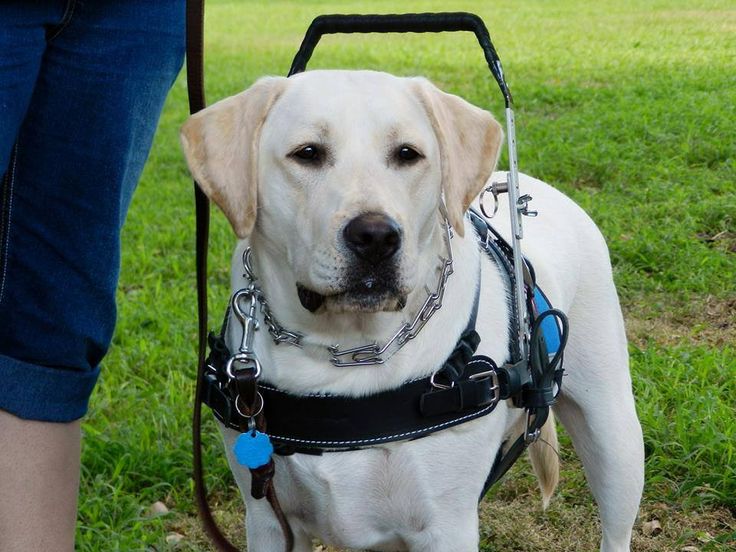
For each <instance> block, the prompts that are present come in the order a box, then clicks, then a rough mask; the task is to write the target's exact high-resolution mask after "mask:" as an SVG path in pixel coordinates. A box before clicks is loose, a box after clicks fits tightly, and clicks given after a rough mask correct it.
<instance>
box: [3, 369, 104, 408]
mask: <svg viewBox="0 0 736 552" xmlns="http://www.w3.org/2000/svg"><path fill="white" fill-rule="evenodd" d="M99 375H100V368H99V367H96V368H95V369H94V370H90V371H86V372H82V371H75V370H67V369H59V368H50V367H48V366H39V365H37V364H31V363H28V362H22V361H19V360H15V359H13V358H10V357H7V356H4V355H0V382H2V384H1V385H0V410H5V411H6V412H9V413H10V414H13V415H14V416H17V417H19V418H22V419H24V420H37V421H43V422H71V421H74V420H77V419H79V418H81V417H82V416H84V415H85V414H86V413H87V405H88V403H89V397H90V395H91V394H92V389H93V388H94V386H95V383H96V382H97V378H98V377H99Z"/></svg>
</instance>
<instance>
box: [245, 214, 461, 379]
mask: <svg viewBox="0 0 736 552" xmlns="http://www.w3.org/2000/svg"><path fill="white" fill-rule="evenodd" d="M451 239H452V229H451V227H450V225H449V223H447V221H445V235H444V241H445V245H446V247H447V258H444V257H440V262H441V268H440V275H439V278H438V281H437V287H436V288H435V290H434V291H431V290H429V289H427V290H426V291H427V299H426V300H425V301H424V303H423V304H422V307H421V308H420V309H419V311H418V312H417V314H416V316H415V317H414V319H413V320H412V321H411V322H405V323H404V324H402V325H401V327H400V328H399V329H398V330H397V331H396V333H394V335H393V336H392V337H391V338H390V339H389V340H388V341H387V342H386V344H385V345H383V346H380V345H378V343H376V342H375V341H374V342H373V343H369V344H367V345H360V346H358V347H351V348H349V349H340V345H331V346H329V347H326V349H327V351H328V352H329V355H330V362H332V364H334V365H335V366H369V365H375V364H383V363H384V362H386V361H387V360H388V359H389V358H391V357H392V356H393V355H394V354H395V353H396V352H397V351H398V350H399V349H401V348H402V347H403V346H404V345H405V344H406V343H408V342H409V341H411V340H412V339H414V338H415V337H416V336H417V335H418V334H419V332H420V331H421V330H422V328H423V327H424V325H425V324H426V323H427V322H428V321H429V319H430V318H431V317H432V315H433V314H434V313H435V312H437V311H438V310H439V309H440V308H441V307H442V300H443V298H444V296H445V288H446V287H447V280H448V279H449V277H450V275H451V274H452V273H453V271H454V270H453V257H452V244H451V243H450V240H451ZM252 255H253V253H252V250H251V248H250V247H247V248H246V249H245V251H243V269H244V270H245V274H243V276H244V277H245V278H246V279H247V280H248V281H249V286H248V288H247V289H248V290H249V291H250V292H251V293H253V295H254V297H256V298H257V300H258V303H259V304H260V306H261V312H262V313H263V321H264V322H265V324H266V326H267V327H268V333H269V334H270V335H271V337H272V339H273V341H274V343H276V344H279V343H286V344H288V345H294V346H297V347H302V346H303V345H304V341H303V339H304V335H303V334H301V333H299V332H296V331H292V330H287V329H286V328H284V327H283V326H282V325H281V324H279V322H278V321H277V320H276V317H275V316H274V314H273V312H271V308H270V307H269V304H268V301H267V300H266V297H265V295H264V294H263V291H262V290H261V289H260V288H259V287H258V286H257V285H256V280H257V279H258V278H257V276H256V275H255V272H254V270H253V262H252ZM241 291H242V290H241ZM343 357H348V359H347V360H346V359H344V358H343Z"/></svg>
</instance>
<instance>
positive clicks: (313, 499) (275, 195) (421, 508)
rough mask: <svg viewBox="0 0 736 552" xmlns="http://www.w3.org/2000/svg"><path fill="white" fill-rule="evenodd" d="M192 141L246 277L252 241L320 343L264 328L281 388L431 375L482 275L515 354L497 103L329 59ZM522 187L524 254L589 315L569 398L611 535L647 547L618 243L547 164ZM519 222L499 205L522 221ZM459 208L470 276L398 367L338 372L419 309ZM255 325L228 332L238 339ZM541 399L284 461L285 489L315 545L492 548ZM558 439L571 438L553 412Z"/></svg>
mask: <svg viewBox="0 0 736 552" xmlns="http://www.w3.org/2000/svg"><path fill="white" fill-rule="evenodd" d="M182 142H183V145H184V150H185V152H186V157H187V161H188V164H189V167H190V169H191V171H192V173H193V174H194V176H195V178H196V179H197V181H198V182H199V183H200V185H201V186H202V187H203V189H204V191H205V192H206V193H207V195H208V196H209V197H210V198H211V199H212V200H213V201H214V202H215V203H216V204H217V205H218V206H219V207H220V208H221V209H222V211H223V212H224V213H225V215H226V216H227V218H228V220H229V221H230V223H231V224H232V227H233V229H234V231H235V233H236V234H237V236H238V238H240V240H241V241H240V242H239V245H238V247H237V249H236V252H235V255H234V257H233V271H232V287H233V289H239V288H242V287H243V286H244V285H245V284H246V283H247V282H245V280H244V278H243V267H242V261H241V256H242V253H243V250H244V248H245V247H248V246H250V247H251V248H252V252H253V266H254V270H255V272H256V273H257V274H258V275H259V276H260V280H259V281H260V283H261V286H262V289H263V293H264V295H265V296H266V297H267V298H268V302H269V305H270V307H271V310H272V312H273V313H275V316H277V317H278V319H279V322H280V323H281V324H282V325H283V326H284V327H287V328H289V329H294V330H298V331H299V332H301V333H303V334H304V335H306V336H308V339H309V343H310V347H305V348H303V349H300V348H297V347H290V346H279V347H276V346H275V345H274V343H273V342H272V340H271V338H270V336H269V335H268V332H265V331H260V332H256V335H255V344H254V348H255V351H256V352H257V354H258V357H259V359H260V361H261V363H262V366H263V378H264V379H265V380H267V381H268V382H269V383H271V384H273V385H276V386H278V387H279V388H281V389H283V390H285V391H287V392H290V393H293V394H305V395H306V394H313V393H323V394H324V393H329V394H334V395H347V396H356V397H358V396H365V395H368V394H371V393H375V392H379V391H384V390H388V389H393V388H396V387H398V386H400V385H401V384H402V383H404V382H407V381H410V380H414V379H416V378H420V377H426V376H428V375H431V374H433V373H434V372H435V371H436V370H437V369H438V367H439V366H440V365H441V364H442V362H443V360H444V359H445V358H447V357H448V355H449V354H450V352H451V351H452V350H453V347H454V346H455V344H456V342H457V340H458V336H459V335H460V334H461V333H462V331H463V329H464V328H465V327H466V324H467V322H468V318H469V316H470V312H471V310H472V308H473V304H474V301H475V296H476V294H475V291H474V290H475V289H477V286H478V285H480V286H481V294H480V300H479V301H480V303H479V311H478V318H477V324H476V328H477V330H478V333H479V334H480V336H481V338H482V342H481V344H480V348H479V351H478V352H479V353H482V354H484V355H487V356H489V357H491V358H493V359H495V360H496V362H497V363H499V365H500V364H501V363H502V362H504V361H505V360H506V359H507V358H508V356H509V344H508V339H507V336H508V327H509V319H510V314H509V307H508V301H507V290H506V287H505V285H504V281H503V279H502V278H501V274H500V269H499V267H498V266H496V264H494V263H493V262H492V261H491V260H490V259H489V258H488V257H487V256H486V255H485V254H482V253H481V251H480V250H479V247H478V242H477V238H476V236H475V235H474V232H473V229H472V226H470V223H469V222H467V220H466V218H465V217H464V214H465V212H466V210H467V209H468V208H469V206H470V205H471V203H472V202H473V201H474V199H475V198H476V196H477V195H478V194H479V192H480V191H481V190H482V189H483V188H484V186H486V185H487V182H488V181H489V179H492V178H494V175H493V171H494V168H495V165H496V161H497V159H498V155H499V149H500V146H501V143H502V129H501V127H500V125H499V124H498V123H497V122H496V121H495V120H494V118H493V117H492V116H491V115H490V114H489V113H487V112H486V111H484V110H481V109H479V108H477V107H474V106H472V105H470V104H469V103H467V102H465V101H464V100H462V99H461V98H459V97H457V96H453V95H450V94H446V93H444V92H441V91H440V90H438V89H437V88H436V87H435V86H433V85H432V84H430V83H429V82H428V81H427V80H425V79H421V78H398V77H395V76H391V75H388V74H384V73H379V72H371V71H355V72H353V71H311V72H306V73H302V74H298V75H296V76H294V77H291V78H288V79H287V78H278V77H274V78H270V77H269V78H263V79H261V80H259V81H258V82H257V83H256V84H254V85H253V86H252V87H251V88H249V89H248V90H246V91H245V92H243V93H241V94H238V95H237V96H234V97H231V98H228V99H225V100H223V101H221V102H218V103H216V104H214V105H212V106H211V107H209V108H207V109H205V110H204V111H202V112H200V113H198V114H196V115H194V116H193V117H191V118H190V119H189V120H188V121H187V122H186V124H185V125H184V127H183V130H182ZM497 176H498V175H497ZM520 185H521V191H522V193H528V194H531V195H533V197H534V208H535V209H538V210H539V212H540V214H539V216H538V217H537V218H533V219H527V220H525V239H524V240H523V246H524V254H525V255H526V256H527V257H528V258H529V259H530V260H531V261H532V263H533V265H534V267H535V269H536V276H537V281H538V283H539V285H540V287H541V288H543V289H544V290H545V292H546V294H547V295H548V297H549V298H550V300H551V303H552V304H553V305H554V306H555V307H557V308H559V309H561V310H562V311H564V312H566V313H567V315H568V317H569V322H570V337H569V342H568V345H567V354H566V359H565V360H566V365H565V368H566V374H567V375H566V377H565V380H564V385H563V388H562V393H561V395H560V397H559V399H558V401H557V404H556V405H555V413H556V415H557V417H558V418H559V419H560V421H561V422H562V424H563V425H564V426H565V428H566V429H567V430H568V432H569V433H570V435H571V436H572V439H573V443H574V445H575V449H576V451H577V453H578V455H579V456H580V458H581V459H582V462H583V464H584V467H585V472H586V475H587V479H588V482H589V483H590V487H591V489H592V492H593V495H594V496H595V499H596V501H597V503H598V506H599V509H600V517H601V527H602V539H601V550H603V551H605V552H621V551H625V550H629V543H630V538H631V530H632V525H633V523H634V520H635V518H636V514H637V510H638V506H639V500H640V497H641V492H642V485H643V457H644V453H643V445H642V434H641V428H640V425H639V421H638V419H637V416H636V412H635V409H634V399H633V396H632V391H631V379H630V375H629V369H628V355H627V348H626V338H625V335H624V325H623V320H622V316H621V309H620V307H619V302H618V298H617V295H616V290H615V288H614V284H613V280H612V277H611V265H610V261H609V257H608V251H607V248H606V245H605V243H604V240H603V238H602V236H601V234H600V232H599V231H598V229H597V228H596V226H595V224H594V223H593V222H592V221H591V220H590V218H588V216H587V215H586V214H585V213H584V212H583V211H582V210H581V209H580V208H579V207H578V206H577V205H575V204H574V203H573V202H572V201H571V200H570V199H569V198H567V197H565V196H564V195H563V194H561V193H560V192H558V191H557V190H555V189H553V188H551V187H550V186H548V185H547V184H545V183H543V182H541V181H539V180H536V179H534V178H532V177H530V176H526V175H521V176H520ZM443 200H444V204H445V205H446V207H443ZM502 211H503V208H502ZM507 218H508V217H507V212H506V213H504V212H501V213H500V214H499V216H498V217H497V219H496V220H498V221H501V222H499V225H498V230H499V231H500V232H501V233H504V234H506V235H508V233H509V228H508V227H507V223H506V222H505V221H506V220H507ZM445 220H449V223H450V224H451V226H452V228H453V229H454V237H453V238H452V248H453V251H454V274H453V275H452V277H451V278H449V280H448V281H447V288H446V292H445V297H444V301H443V304H444V305H443V307H442V308H441V309H439V310H438V311H437V312H436V314H435V315H434V316H433V317H432V319H431V320H430V321H429V322H428V323H427V324H426V326H425V327H424V328H423V330H422V331H421V332H420V333H419V334H418V335H417V337H416V338H415V339H413V340H412V341H409V342H408V343H407V344H406V346H404V347H403V348H402V349H401V350H399V351H397V352H396V354H394V355H393V356H392V357H391V358H390V359H389V360H387V361H386V362H385V363H384V364H380V365H373V366H359V367H338V366H334V365H332V364H330V362H328V361H326V359H325V357H324V355H320V354H312V351H313V350H314V348H315V347H316V346H319V345H324V346H330V345H333V344H336V343H339V344H343V345H350V344H363V343H370V342H373V341H375V342H377V343H385V342H386V341H387V340H388V339H390V337H391V335H392V334H393V333H395V331H396V329H397V328H398V327H400V326H401V324H403V323H405V322H406V321H407V320H411V319H412V318H413V317H414V315H415V313H416V312H417V310H418V309H420V307H421V305H422V303H423V302H424V301H425V299H426V297H427V295H426V291H425V289H427V288H429V289H434V287H435V285H436V282H437V275H438V270H440V264H439V262H438V257H439V256H444V255H445V243H444V233H445ZM479 264H480V266H481V270H480V271H479V270H478V266H479ZM239 331H240V330H237V331H234V332H233V334H232V335H231V336H230V337H229V339H230V345H231V347H233V350H234V349H235V348H236V347H237V343H238V340H239V339H240V335H239ZM522 414H523V411H522V410H519V409H515V408H513V406H511V405H507V404H506V403H505V402H502V403H500V404H499V405H498V407H497V408H496V409H495V410H494V411H493V412H492V413H491V414H489V415H487V416H484V417H481V418H478V419H475V420H473V421H470V422H467V423H464V424H461V425H457V426H455V427H452V428H449V429H445V430H443V431H439V432H437V433H434V434H433V435H431V436H428V437H426V438H423V439H418V440H415V441H399V442H394V443H389V444H384V445H379V446H375V447H371V448H366V449H363V450H356V451H349V452H340V453H327V454H323V455H321V456H313V455H306V454H294V455H291V456H278V457H276V458H275V462H276V476H275V488H276V490H277V492H278V494H279V499H280V501H281V505H282V506H283V510H284V512H285V514H286V517H287V518H288V520H289V522H290V524H291V526H292V528H293V531H294V536H295V550H297V551H308V550H311V542H312V539H313V538H318V539H320V540H321V541H322V542H324V543H327V544H332V545H335V546H338V547H344V548H350V549H359V550H362V549H370V550H410V551H415V552H419V551H421V552H431V551H438V552H439V551H442V552H446V551H449V550H452V551H455V552H470V551H475V550H478V545H479V537H478V515H477V500H478V495H479V492H480V489H481V488H482V486H483V483H484V481H485V478H486V476H487V475H488V473H489V470H490V467H491V464H492V463H493V461H494V458H495V457H496V454H497V451H498V450H499V447H501V446H502V443H504V442H505V440H507V439H508V438H509V437H515V436H516V435H518V433H517V432H516V431H518V430H515V429H514V428H515V426H518V424H519V423H520V421H521V416H522ZM223 433H224V436H225V441H226V445H227V446H226V449H227V451H228V455H229V456H230V463H231V467H232V470H233V472H234V474H235V478H236V480H237V482H238V485H239V487H240V489H241V492H242V494H243V496H244V497H245V502H246V507H247V516H246V528H247V535H248V543H249V546H248V548H249V550H251V551H253V552H273V551H276V550H280V549H282V548H283V545H284V540H283V539H284V537H283V535H282V532H281V530H280V528H279V525H278V523H277V521H276V518H275V516H274V514H273V513H272V510H271V508H270V507H269V505H268V503H266V501H264V500H260V501H259V500H254V499H252V498H251V496H250V475H249V473H248V470H247V469H245V468H243V467H242V466H240V465H238V463H237V462H235V461H234V459H233V457H232V453H231V452H230V451H231V446H232V443H233V441H234V439H235V438H236V437H237V435H236V432H234V431H232V430H229V429H225V428H223ZM546 440H547V441H553V442H556V440H555V436H554V429H553V428H552V427H551V424H548V426H546ZM534 450H535V448H534V447H533V448H532V451H534ZM543 451H544V446H543V445H542V448H540V449H537V450H536V452H533V454H532V457H533V462H534V465H535V470H536V471H537V475H538V476H539V478H540V480H541V481H540V482H541V485H542V489H543V494H544V498H545V500H548V499H549V496H550V495H551V493H552V491H553V488H554V486H555V484H556V481H557V469H558V466H557V464H556V459H555V458H554V454H546V455H545V454H544V453H543Z"/></svg>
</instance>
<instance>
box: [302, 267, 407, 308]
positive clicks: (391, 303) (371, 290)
mask: <svg viewBox="0 0 736 552" xmlns="http://www.w3.org/2000/svg"><path fill="white" fill-rule="evenodd" d="M296 291H297V295H298V296H299V302H300V303H301V304H302V307H304V308H305V309H307V310H308V311H309V312H317V311H318V310H319V309H320V308H321V307H323V306H324V308H325V310H329V311H332V312H379V311H397V310H402V309H403V308H404V307H405V306H406V295H407V294H406V293H405V292H403V291H402V290H400V289H398V288H397V287H396V285H395V284H392V283H389V282H386V281H384V280H382V279H381V278H377V277H374V276H366V277H364V278H362V279H361V280H359V281H358V282H356V283H355V284H353V285H352V286H350V287H349V288H348V289H346V290H345V291H340V292H337V293H332V294H328V295H323V294H322V293H319V292H318V291H315V290H312V289H309V288H308V287H306V286H304V285H303V284H300V283H297V284H296Z"/></svg>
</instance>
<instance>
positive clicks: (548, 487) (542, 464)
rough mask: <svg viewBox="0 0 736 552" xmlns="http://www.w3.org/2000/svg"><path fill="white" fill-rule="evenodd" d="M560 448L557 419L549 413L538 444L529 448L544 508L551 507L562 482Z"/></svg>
mask: <svg viewBox="0 0 736 552" xmlns="http://www.w3.org/2000/svg"><path fill="white" fill-rule="evenodd" d="M559 449H560V447H559V444H558V442H557V428H556V427H555V417H554V415H553V414H552V411H551V410H550V411H549V418H548V419H547V422H546V423H545V424H544V425H543V426H542V430H541V434H540V436H539V439H538V440H537V442H536V443H533V444H531V445H530V446H529V458H530V459H531V461H532V467H533V468H534V473H535V474H537V479H538V480H539V488H540V489H541V491H542V508H543V509H544V510H546V509H547V506H549V501H550V499H551V498H552V495H553V494H554V492H555V489H556V488H557V483H559V481H560V457H559V455H558V451H559Z"/></svg>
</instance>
